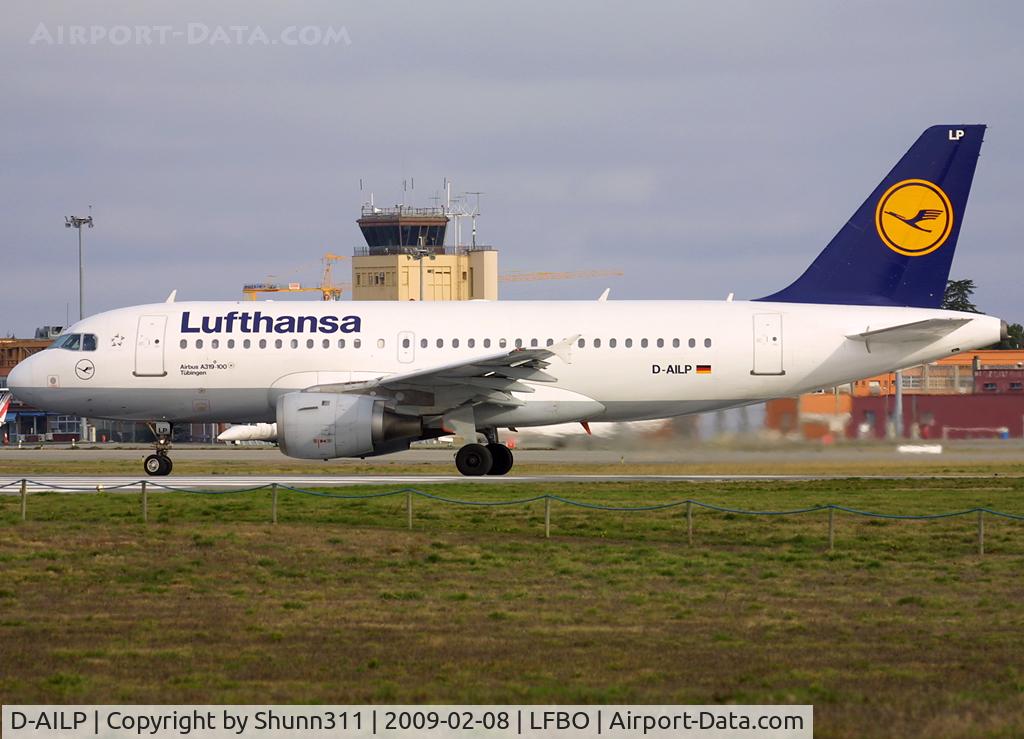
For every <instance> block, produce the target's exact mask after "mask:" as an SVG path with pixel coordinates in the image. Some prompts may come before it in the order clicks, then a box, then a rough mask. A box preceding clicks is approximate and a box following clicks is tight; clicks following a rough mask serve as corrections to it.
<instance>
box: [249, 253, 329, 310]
mask: <svg viewBox="0 0 1024 739" xmlns="http://www.w3.org/2000/svg"><path fill="white" fill-rule="evenodd" d="M339 259H348V257H343V256H341V255H339V254H331V253H330V252H328V253H327V254H324V256H323V259H322V260H321V261H323V263H324V271H323V276H322V277H321V278H320V284H319V285H317V286H316V287H304V286H303V285H302V284H301V283H298V282H288V283H275V282H256V283H253V284H250V285H245V286H243V287H242V294H243V295H244V296H245V298H246V299H247V300H258V299H259V296H260V295H261V294H263V293H306V292H318V293H320V296H321V297H322V298H323V299H324V300H341V296H342V293H344V292H345V289H346V284H344V283H343V284H335V282H334V275H333V268H334V263H335V262H336V261H338V260H339Z"/></svg>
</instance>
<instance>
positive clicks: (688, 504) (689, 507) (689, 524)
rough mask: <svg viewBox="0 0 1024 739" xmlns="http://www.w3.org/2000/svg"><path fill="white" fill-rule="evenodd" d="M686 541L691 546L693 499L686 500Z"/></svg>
mask: <svg viewBox="0 0 1024 739" xmlns="http://www.w3.org/2000/svg"><path fill="white" fill-rule="evenodd" d="M686 543H687V544H688V545H689V546H691V547H692V546H693V501H692V500H688V501H686Z"/></svg>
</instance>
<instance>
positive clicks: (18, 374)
mask: <svg viewBox="0 0 1024 739" xmlns="http://www.w3.org/2000/svg"><path fill="white" fill-rule="evenodd" d="M31 364H32V357H29V358H28V359H23V360H22V361H20V362H18V364H17V365H15V367H14V369H12V370H11V372H10V374H9V375H7V387H8V388H9V389H10V390H11V392H13V393H14V395H15V396H16V397H17V396H18V391H19V390H20V391H22V393H24V391H25V390H27V389H28V388H30V387H32V368H31V366H30V365H31Z"/></svg>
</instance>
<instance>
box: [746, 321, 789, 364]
mask: <svg viewBox="0 0 1024 739" xmlns="http://www.w3.org/2000/svg"><path fill="white" fill-rule="evenodd" d="M750 374H752V375H784V374H786V370H785V369H784V368H783V366H782V314H781V313H757V314H755V315H754V368H753V369H752V370H750Z"/></svg>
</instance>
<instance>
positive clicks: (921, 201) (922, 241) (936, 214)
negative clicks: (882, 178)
mask: <svg viewBox="0 0 1024 739" xmlns="http://www.w3.org/2000/svg"><path fill="white" fill-rule="evenodd" d="M875 228H876V229H878V235H879V236H881V237H882V241H884V242H885V245H886V246H888V247H889V248H890V249H892V250H893V251H894V252H896V253H898V254H903V255H905V256H908V257H920V256H924V255H925V254H931V253H932V252H933V251H935V250H936V249H938V248H939V247H940V246H942V245H943V243H945V241H946V239H947V238H949V234H950V232H951V231H952V230H953V205H952V204H951V203H950V202H949V198H948V197H946V193H944V192H943V191H942V188H941V187H939V186H938V185H936V184H935V183H933V182H929V181H928V180H903V181H902V182H897V183H896V184H895V185H893V186H892V187H890V188H889V189H888V190H886V191H885V194H884V195H883V196H882V197H881V198H880V199H879V201H878V208H876V209H875Z"/></svg>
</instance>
